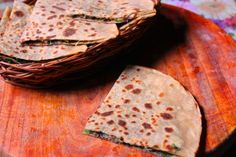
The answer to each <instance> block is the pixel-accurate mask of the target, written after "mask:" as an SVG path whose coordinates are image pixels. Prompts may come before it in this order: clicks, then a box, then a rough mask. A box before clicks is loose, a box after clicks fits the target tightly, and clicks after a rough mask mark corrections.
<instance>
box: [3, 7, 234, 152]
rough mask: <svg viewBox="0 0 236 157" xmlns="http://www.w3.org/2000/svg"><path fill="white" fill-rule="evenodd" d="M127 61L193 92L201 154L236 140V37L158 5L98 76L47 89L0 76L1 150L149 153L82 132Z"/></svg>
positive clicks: (176, 10) (173, 9) (193, 17)
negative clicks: (136, 37)
mask: <svg viewBox="0 0 236 157" xmlns="http://www.w3.org/2000/svg"><path fill="white" fill-rule="evenodd" d="M127 64H138V65H144V66H148V67H153V68H156V69H158V70H160V71H162V72H164V73H166V74H169V75H171V76H173V77H174V78H176V79H177V80H179V81H180V82H181V83H182V84H183V85H184V86H185V87H186V88H187V89H189V90H190V91H191V92H192V93H193V95H194V96H195V97H196V99H197V101H198V102H199V104H200V107H201V109H202V113H203V124H204V125H203V127H204V129H203V134H202V137H201V146H200V149H199V152H200V154H201V153H202V154H203V153H207V154H209V153H210V152H212V151H213V150H214V151H216V152H217V151H218V152H219V150H220V152H222V150H224V149H225V148H226V147H225V146H227V145H230V143H231V142H232V141H234V140H235V135H234V133H233V132H234V131H235V128H236V100H235V98H236V43H235V42H234V41H233V40H232V39H231V38H230V37H229V36H228V35H227V34H226V33H225V32H223V31H222V30H221V29H220V28H218V27H217V26H216V25H215V24H213V23H212V22H210V21H208V20H205V19H203V18H202V17H200V16H197V15H195V14H193V13H190V12H188V11H185V10H182V9H178V8H175V7H171V6H167V5H163V6H162V12H161V14H160V15H159V17H158V18H157V20H156V22H155V23H154V25H153V26H152V28H150V30H149V31H148V32H147V33H146V34H145V35H144V37H143V38H142V40H141V41H140V44H139V45H137V47H136V48H135V49H134V50H133V52H132V53H131V54H130V55H128V56H125V57H124V56H123V58H119V59H117V60H115V61H114V62H113V64H112V65H110V66H109V67H107V68H106V69H104V70H103V71H100V72H99V73H97V74H96V75H95V76H92V77H90V78H88V79H86V80H80V81H75V82H73V83H71V84H68V85H64V86H63V87H57V88H54V89H47V90H34V89H26V88H21V87H16V86H13V85H10V84H7V83H5V82H4V81H3V80H0V157H10V156H11V157H47V156H57V157H73V156H74V157H78V156H79V157H93V156H95V157H104V156H106V157H108V156H109V157H131V156H132V157H133V156H134V157H143V156H145V157H149V156H150V157H151V156H153V155H151V154H149V153H145V152H143V151H141V150H138V149H136V148H129V147H127V146H123V145H118V144H114V143H112V142H108V141H103V140H100V139H96V138H93V137H89V136H86V135H82V131H83V128H84V126H85V123H86V121H87V118H88V117H89V116H90V115H91V114H92V113H93V112H95V110H96V108H97V107H98V106H99V104H100V103H101V101H102V100H103V99H104V98H105V96H106V94H107V93H108V92H109V90H110V88H111V87H112V85H113V83H114V81H115V80H116V78H117V77H118V76H119V74H120V72H121V71H122V69H124V67H125V65H127ZM213 154H214V153H213ZM217 154H218V153H217Z"/></svg>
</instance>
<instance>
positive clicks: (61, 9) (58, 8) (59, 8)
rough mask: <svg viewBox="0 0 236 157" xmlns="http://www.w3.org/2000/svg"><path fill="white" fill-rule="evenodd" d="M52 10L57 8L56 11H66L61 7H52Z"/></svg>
mask: <svg viewBox="0 0 236 157" xmlns="http://www.w3.org/2000/svg"><path fill="white" fill-rule="evenodd" d="M52 8H55V9H57V10H60V11H66V10H65V9H64V8H61V7H58V6H52Z"/></svg>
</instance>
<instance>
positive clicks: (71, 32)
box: [63, 28, 76, 37]
mask: <svg viewBox="0 0 236 157" xmlns="http://www.w3.org/2000/svg"><path fill="white" fill-rule="evenodd" d="M75 33H76V29H74V28H66V29H65V30H64V32H63V35H64V36H65V37H69V36H72V35H74V34H75Z"/></svg>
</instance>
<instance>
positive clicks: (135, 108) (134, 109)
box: [132, 107, 140, 112]
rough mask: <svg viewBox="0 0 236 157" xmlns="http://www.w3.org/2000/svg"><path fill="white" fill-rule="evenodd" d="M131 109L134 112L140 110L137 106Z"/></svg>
mask: <svg viewBox="0 0 236 157" xmlns="http://www.w3.org/2000/svg"><path fill="white" fill-rule="evenodd" d="M132 110H133V111H135V112H140V110H139V109H138V108H137V107H133V108H132Z"/></svg>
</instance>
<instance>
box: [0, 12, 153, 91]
mask: <svg viewBox="0 0 236 157" xmlns="http://www.w3.org/2000/svg"><path fill="white" fill-rule="evenodd" d="M155 14H156V13H155V12H152V13H149V14H146V15H143V16H140V17H138V18H136V19H134V20H132V21H131V22H130V23H127V24H125V25H123V26H122V27H120V35H119V36H118V37H117V38H115V39H111V40H108V41H105V42H103V43H99V44H96V45H93V46H91V47H89V48H88V50H87V51H86V52H85V53H83V54H76V55H71V56H69V57H64V58H60V59H56V60H51V61H47V62H45V61H44V62H24V63H22V62H19V61H18V60H16V59H12V58H10V57H6V56H1V58H0V74H1V76H2V77H3V78H4V80H5V81H7V82H9V83H12V84H15V85H20V86H24V87H33V88H43V87H48V86H52V85H55V84H58V83H59V82H63V81H64V80H63V79H64V78H66V77H67V76H68V75H69V74H70V75H69V76H71V74H73V73H76V76H78V77H83V76H84V71H85V70H86V69H89V68H90V67H94V66H93V65H94V64H96V63H98V62H99V61H101V60H104V59H108V58H110V57H112V56H115V55H117V54H122V53H124V52H126V51H124V50H125V49H126V50H127V48H128V47H130V46H131V44H133V43H134V42H135V41H137V39H139V38H140V37H141V36H142V34H144V32H145V31H146V30H147V28H148V26H149V25H150V24H151V21H153V20H154V19H155ZM82 71H83V74H82V73H81V75H79V73H80V72H82ZM67 79H68V77H67Z"/></svg>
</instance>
